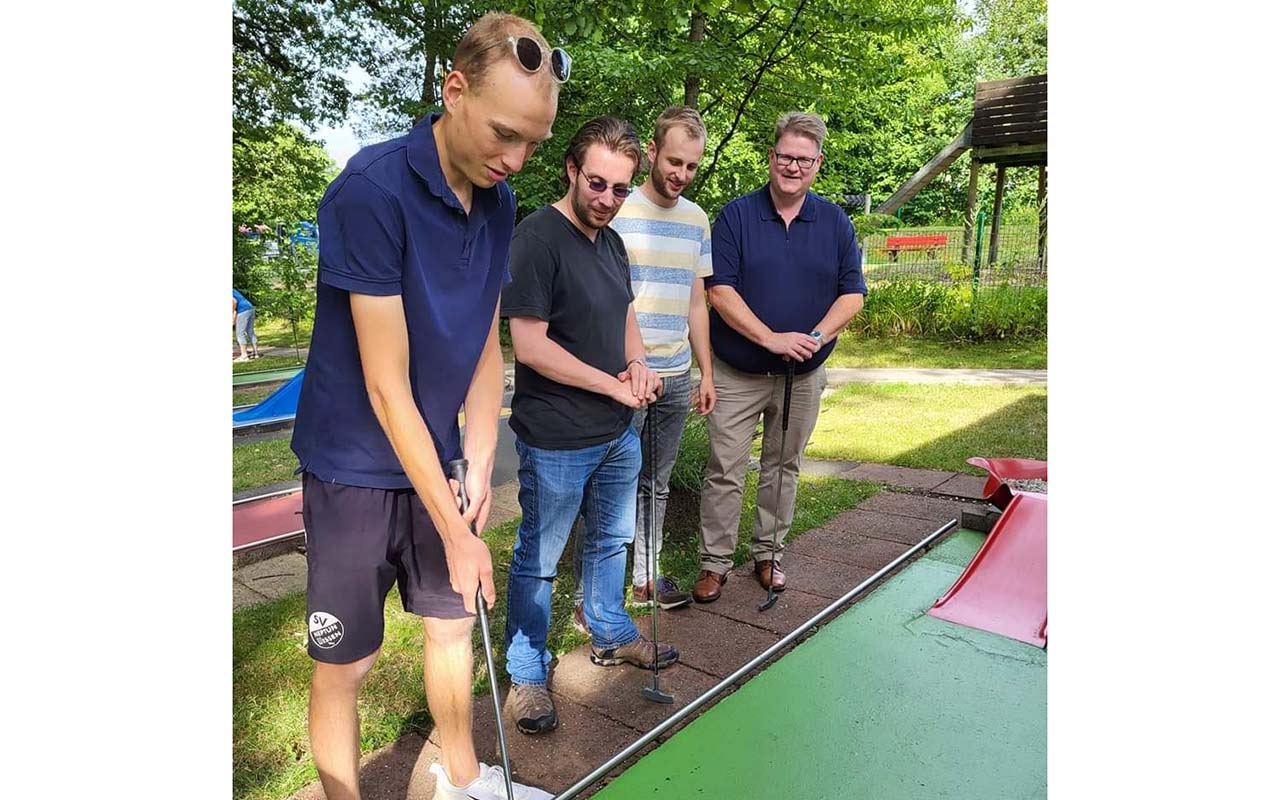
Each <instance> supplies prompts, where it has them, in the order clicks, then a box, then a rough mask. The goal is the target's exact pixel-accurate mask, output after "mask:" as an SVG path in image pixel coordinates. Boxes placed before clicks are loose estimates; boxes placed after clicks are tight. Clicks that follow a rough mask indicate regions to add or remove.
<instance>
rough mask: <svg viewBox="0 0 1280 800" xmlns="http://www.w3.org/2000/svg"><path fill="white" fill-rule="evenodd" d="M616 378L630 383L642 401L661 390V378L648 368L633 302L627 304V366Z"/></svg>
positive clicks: (647, 399)
mask: <svg viewBox="0 0 1280 800" xmlns="http://www.w3.org/2000/svg"><path fill="white" fill-rule="evenodd" d="M618 380H625V381H627V382H629V383H630V384H631V393H632V394H633V395H635V397H636V399H638V400H640V401H641V402H642V403H652V402H653V401H654V400H657V399H658V393H660V392H661V391H662V379H661V378H659V377H658V373H656V372H654V371H653V370H651V369H649V364H648V361H647V360H646V355H645V351H644V337H643V336H641V335H640V321H639V320H637V319H636V307H635V304H634V303H633V304H631V305H628V306H627V368H626V369H625V370H623V372H621V373H620V374H619V375H618Z"/></svg>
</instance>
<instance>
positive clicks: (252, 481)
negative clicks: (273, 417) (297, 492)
mask: <svg viewBox="0 0 1280 800" xmlns="http://www.w3.org/2000/svg"><path fill="white" fill-rule="evenodd" d="M297 468H298V457H297V456H295V455H294V454H293V451H292V450H290V449H289V437H288V436H285V437H283V438H280V439H265V440H263V441H261V442H253V443H252V444H238V445H234V446H233V447H232V448H231V491H233V492H238V491H240V490H241V489H252V488H254V487H256V486H267V485H269V484H272V483H279V482H281V481H288V480H294V474H293V471H294V470H295V469H297Z"/></svg>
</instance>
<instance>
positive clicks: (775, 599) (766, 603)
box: [756, 589, 778, 611]
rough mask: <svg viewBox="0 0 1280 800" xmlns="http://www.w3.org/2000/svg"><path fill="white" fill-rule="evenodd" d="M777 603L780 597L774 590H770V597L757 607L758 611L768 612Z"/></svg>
mask: <svg viewBox="0 0 1280 800" xmlns="http://www.w3.org/2000/svg"><path fill="white" fill-rule="evenodd" d="M776 602H778V595H777V594H776V593H775V592H774V591H773V590H772V589H770V590H769V596H768V597H766V598H765V599H764V602H763V603H761V604H760V605H758V606H756V611H768V610H769V609H771V608H773V604H774V603H776Z"/></svg>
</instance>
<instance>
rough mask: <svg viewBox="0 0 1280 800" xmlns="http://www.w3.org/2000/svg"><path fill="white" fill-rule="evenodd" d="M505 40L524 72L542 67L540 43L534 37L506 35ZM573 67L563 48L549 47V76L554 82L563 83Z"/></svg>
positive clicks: (571, 60)
mask: <svg viewBox="0 0 1280 800" xmlns="http://www.w3.org/2000/svg"><path fill="white" fill-rule="evenodd" d="M507 42H509V43H510V44H511V52H513V53H515V55H516V61H518V62H520V66H521V67H523V68H524V70H525V71H526V72H531V73H532V72H537V71H538V70H540V69H542V56H543V52H542V45H540V44H538V41H537V40H536V39H533V38H531V37H529V36H521V37H519V38H516V37H515V36H508V37H507ZM572 69H573V59H572V58H570V57H569V54H568V53H566V52H565V51H564V48H561V47H554V48H552V49H551V78H552V80H554V81H555V82H556V83H564V82H565V81H567V80H569V72H570V71H571V70H572Z"/></svg>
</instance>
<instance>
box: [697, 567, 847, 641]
mask: <svg viewBox="0 0 1280 800" xmlns="http://www.w3.org/2000/svg"><path fill="white" fill-rule="evenodd" d="M787 552H788V554H790V553H791V552H792V551H791V550H790V549H788V550H787ZM789 562H790V556H789V555H788V558H787V560H784V562H783V565H782V566H783V569H782V571H783V572H784V573H786V575H787V584H788V587H787V590H786V591H785V592H782V593H781V594H779V595H778V601H777V602H776V603H774V604H773V608H771V609H769V610H768V611H760V610H759V608H760V604H761V603H763V602H764V598H765V590H764V589H761V588H760V584H758V583H756V582H755V575H753V574H748V575H747V576H745V577H743V576H737V575H736V576H734V577H733V578H731V579H730V581H729V585H731V586H732V585H737V584H744V585H749V586H752V587H755V591H735V592H730V593H727V594H722V595H720V599H719V600H717V601H715V602H714V603H707V604H705V605H702V606H699V610H702V611H707V612H710V613H712V614H718V615H720V616H722V617H727V618H729V619H732V620H736V621H738V622H745V623H746V624H748V625H754V626H755V627H757V628H764V629H765V630H767V631H771V632H772V633H774V634H777V638H778V639H781V638H782V637H783V636H786V635H787V634H788V633H791V632H792V631H793V630H795V629H796V628H798V627H800V625H801V624H803V623H804V622H806V621H808V620H809V619H811V618H812V617H813V615H814V614H817V613H818V612H819V611H821V610H822V609H824V608H826V607H827V604H828V603H830V602H831V601H830V600H828V599H827V598H825V597H819V596H818V595H816V594H812V593H810V592H807V591H804V589H803V588H800V587H796V586H795V585H794V584H792V583H791V573H790V564H789ZM748 582H749V583H748ZM682 652H683V651H682ZM753 655H754V654H753Z"/></svg>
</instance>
